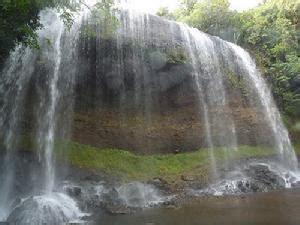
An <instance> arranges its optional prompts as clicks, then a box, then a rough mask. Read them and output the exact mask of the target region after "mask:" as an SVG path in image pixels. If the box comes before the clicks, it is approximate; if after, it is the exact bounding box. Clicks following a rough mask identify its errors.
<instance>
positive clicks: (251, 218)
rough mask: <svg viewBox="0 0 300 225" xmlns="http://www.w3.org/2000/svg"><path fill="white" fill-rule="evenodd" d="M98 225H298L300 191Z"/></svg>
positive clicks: (207, 202)
mask: <svg viewBox="0 0 300 225" xmlns="http://www.w3.org/2000/svg"><path fill="white" fill-rule="evenodd" d="M95 224H97V225H211V224H213V225H219V224H221V225H269V224H270V225H298V224H300V189H295V190H284V191H276V192H269V193H258V194H248V195H240V196H227V197H209V198H203V199H200V200H197V201H195V202H193V203H190V204H188V205H185V206H182V207H180V208H155V209H146V210H143V211H140V212H137V213H134V214H130V215H108V214H104V215H101V216H99V219H98V220H97V222H96V223H95Z"/></svg>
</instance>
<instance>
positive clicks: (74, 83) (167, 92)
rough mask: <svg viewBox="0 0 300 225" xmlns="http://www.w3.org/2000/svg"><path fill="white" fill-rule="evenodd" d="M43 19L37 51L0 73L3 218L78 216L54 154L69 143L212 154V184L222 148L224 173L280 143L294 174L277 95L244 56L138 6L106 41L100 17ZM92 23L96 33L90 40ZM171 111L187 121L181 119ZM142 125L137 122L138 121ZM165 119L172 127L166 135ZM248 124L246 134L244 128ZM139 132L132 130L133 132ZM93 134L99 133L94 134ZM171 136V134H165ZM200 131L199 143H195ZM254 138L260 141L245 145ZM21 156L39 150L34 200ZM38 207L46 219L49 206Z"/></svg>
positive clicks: (24, 53)
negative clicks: (249, 150)
mask: <svg viewBox="0 0 300 225" xmlns="http://www.w3.org/2000/svg"><path fill="white" fill-rule="evenodd" d="M40 17H41V23H42V24H43V29H41V30H39V31H38V35H39V43H40V49H30V48H28V47H25V46H22V45H20V46H18V47H17V48H16V49H15V50H14V51H12V52H11V55H10V57H9V59H8V60H7V62H6V64H5V66H4V69H3V70H2V73H1V77H0V98H1V99H0V103H1V108H0V126H1V130H2V133H1V148H2V149H3V151H2V150H1V152H0V153H1V155H5V156H4V157H3V158H4V159H3V163H2V165H1V176H0V220H1V219H3V220H4V219H6V218H8V216H9V213H10V212H11V211H12V209H13V208H14V209H16V210H24V211H25V212H26V207H27V206H29V207H32V205H36V204H42V206H43V205H46V208H48V209H49V210H50V211H51V213H52V214H53V215H57V214H64V212H66V214H67V215H66V216H65V217H64V218H62V220H58V221H59V222H57V223H60V222H62V221H63V222H66V221H65V220H67V221H69V220H71V219H72V218H73V217H74V215H75V216H76V215H77V214H79V213H78V212H79V209H78V208H77V205H76V203H75V202H74V201H73V200H72V199H70V198H69V197H66V196H64V197H62V195H61V193H59V194H57V193H55V191H56V187H57V182H56V179H57V174H58V173H61V171H56V168H57V165H56V157H57V154H63V153H64V152H62V151H63V150H64V149H59V148H57V147H56V146H57V143H59V142H60V141H68V140H70V139H72V140H75V141H77V140H81V138H82V137H83V139H84V138H85V137H87V139H88V138H90V139H88V140H89V141H90V140H92V141H94V142H95V143H96V144H97V145H99V146H100V147H104V148H108V147H109V148H115V147H116V148H123V149H129V150H130V149H131V148H132V150H134V151H138V153H141V152H142V153H143V152H145V153H149V152H150V153H157V152H158V153H162V152H163V153H164V152H167V153H170V152H172V151H174V149H175V150H177V148H178V149H180V150H182V151H188V150H198V149H200V148H208V149H209V151H210V153H209V154H210V161H211V179H212V180H217V179H218V178H219V177H220V171H219V170H220V168H219V167H220V165H218V154H219V152H218V151H220V148H222V149H223V150H224V149H225V167H226V169H227V168H229V167H230V164H231V159H232V155H234V153H236V152H237V151H239V145H243V144H248V143H249V142H250V143H251V144H252V145H255V146H256V145H257V146H260V145H267V146H271V147H272V148H274V149H276V150H277V151H276V152H277V154H278V156H279V163H280V164H281V165H283V166H284V167H286V168H287V169H288V170H291V171H296V170H297V167H298V166H297V158H296V155H295V153H294V150H293V147H292V144H291V141H290V139H289V136H288V131H287V129H286V128H285V127H284V124H283V123H282V121H281V117H280V113H279V111H278V109H277V107H276V104H275V103H274V101H273V99H272V95H271V92H270V90H269V88H268V86H267V84H266V82H265V81H264V79H263V77H262V75H261V74H260V72H259V70H258V69H256V66H255V63H254V61H253V60H252V59H251V57H250V55H249V54H248V53H247V52H246V51H245V50H243V49H242V48H240V47H238V46H236V45H234V44H232V43H228V42H225V41H223V40H221V39H219V38H217V37H213V36H210V35H208V34H205V33H203V32H201V31H199V30H197V29H194V28H190V27H188V26H187V25H185V24H181V23H176V22H171V21H167V20H163V19H161V18H159V17H156V16H152V15H147V14H141V13H137V12H134V11H132V10H130V9H127V10H120V11H118V12H117V14H116V17H117V18H118V20H119V23H120V24H119V25H118V27H117V29H116V30H113V32H112V33H111V34H110V36H109V37H106V35H104V34H105V29H106V28H104V27H100V26H94V25H95V23H94V22H95V21H93V18H92V17H90V15H87V14H81V15H80V16H79V17H78V18H76V20H75V24H74V26H73V28H72V29H71V30H70V31H67V30H66V29H65V28H64V25H63V23H62V21H61V20H60V18H59V16H58V14H57V13H55V12H53V11H51V10H47V11H43V12H41V14H40ZM108 24H109V23H108ZM87 26H89V28H92V29H94V30H93V31H95V32H94V33H95V34H93V35H89V34H87V33H85V32H84V29H85V28H86V27H87ZM232 81H234V82H239V83H238V84H239V85H240V84H241V83H242V84H243V90H239V88H238V87H234V84H231V83H232ZM234 82H233V83H234ZM244 92H246V93H244ZM243 107H244V108H243ZM186 108H188V110H190V111H193V110H194V111H197V112H194V111H193V112H192V113H191V116H190V115H186V114H188V113H189V112H190V111H187V109H186ZM240 108H243V109H247V110H249V111H251V118H250V119H249V120H251V119H252V117H253V118H254V119H253V121H254V120H255V121H254V122H253V121H250V122H249V121H246V122H245V121H242V122H241V120H243V119H244V117H243V116H244V115H241V114H242V113H241V112H240V111H241V109H240ZM105 110H107V111H109V110H110V111H109V113H108V114H105V115H109V116H111V117H109V118H115V117H113V116H114V115H115V114H117V115H118V118H117V120H118V121H117V122H116V123H113V122H115V121H113V122H112V121H109V122H111V123H109V124H108V125H107V124H104V125H106V126H105V127H102V126H104V125H103V123H101V122H102V121H101V119H102V118H101V116H102V114H101V113H103V112H105ZM173 112H174V114H176V113H178V115H177V114H176V115H175V116H173V114H172V113H173ZM73 115H74V117H75V116H78V115H84V116H86V115H93V116H94V117H95V118H96V119H94V120H92V122H91V123H92V124H91V123H89V121H88V120H86V121H85V119H82V120H80V119H77V120H76V118H73ZM97 115H100V116H99V117H100V119H99V117H97ZM172 116H173V117H172ZM249 117H250V116H249ZM84 118H85V117H84ZM157 118H158V119H157ZM161 118H163V119H161ZM176 118H179V120H178V121H177V120H175V119H176ZM194 118H196V119H195V121H193V119H194ZM105 119H106V118H103V120H105ZM187 120H189V121H193V122H194V123H195V127H196V128H194V124H192V125H191V126H190V127H188V126H187V127H184V125H185V124H184V123H185V122H186V121H187ZM78 121H79V122H78ZM136 121H138V122H139V123H138V124H137V125H136V124H134V125H131V123H134V122H136ZM80 122H82V123H83V125H82V126H79V125H78V124H80ZM251 122H253V123H251ZM165 123H166V124H167V125H168V126H170V127H167V126H166V127H164V124H165ZM115 124H117V125H115ZM169 124H171V125H169ZM245 124H246V125H247V129H244V130H243V129H242V128H243V126H244V125H245ZM246 125H245V126H246ZM114 126H117V128H118V130H117V131H115V130H114V128H115V127H114ZM130 126H132V127H133V130H131V131H128V130H127V128H128V127H130ZM155 126H157V127H160V128H161V129H162V131H157V129H155ZM90 127H92V129H93V132H94V133H95V136H93V133H91V132H89V131H87V130H85V128H86V129H89V128H90ZM112 127H113V128H112ZM132 127H131V128H132ZM241 127H242V128H241ZM82 128H84V129H82ZM110 128H111V129H112V130H108V129H110ZM190 129H191V130H192V131H190ZM245 130H246V131H245ZM169 131H171V132H174V135H169V136H167V135H168V134H167V133H168V132H169ZM97 132H98V133H97ZM109 132H111V133H109ZM192 132H193V133H192ZM191 133H192V135H194V134H195V136H196V140H194V139H193V140H192V138H190V136H192V135H191ZM240 133H243V134H240ZM249 133H251V134H253V135H252V136H254V137H255V138H252V137H251V138H248V136H250V134H249ZM103 134H104V135H103ZM97 135H98V136H97ZM161 135H162V137H160V136H161ZM164 135H165V136H164ZM108 136H111V137H108ZM106 137H107V138H108V139H105V138H106ZM24 138H25V139H26V138H28V139H32V140H33V141H32V142H33V144H32V145H33V146H31V148H32V149H20V148H22V147H23V146H22V142H23V141H24ZM247 138H248V139H251V140H250V141H249V140H248V139H247ZM102 139H105V140H102ZM129 140H134V143H130V141H129ZM174 142H176V143H174ZM189 142H191V144H190V143H189ZM88 144H90V143H88ZM96 144H95V145H96ZM91 145H92V144H91ZM20 146H22V147H20ZM170 149H171V150H170ZM20 150H27V151H28V150H29V151H32V152H31V153H33V155H34V157H36V158H35V160H36V161H38V162H37V163H36V164H37V168H24V169H26V172H27V170H29V171H28V173H29V175H28V179H29V180H28V181H27V183H28V186H29V188H28V189H29V191H28V189H26V191H27V192H26V193H19V192H22V191H21V190H22V188H20V184H18V182H17V180H18V179H19V178H20V176H19V174H18V172H17V169H16V167H17V160H16V157H17V156H18V151H20ZM140 188H143V187H142V186H141V187H140ZM24 192H25V191H24ZM16 195H17V197H22V198H23V197H27V198H26V201H25V203H26V205H18V206H16V205H15V204H13V202H14V200H15V197H16ZM28 195H33V196H34V197H32V198H28ZM60 199H61V201H65V202H60ZM52 200H53V201H52ZM68 202H70V207H69V206H68V204H67V203H68ZM52 203H54V204H53V205H51V204H52ZM36 207H37V208H36V210H37V212H44V211H45V210H46V209H45V208H44V207H40V205H38V206H36ZM70 211H71V212H70ZM73 212H74V213H73ZM14 213H17V212H14ZM14 213H13V215H14ZM32 214H34V210H31V211H30V212H28V213H24V212H23V213H22V216H21V219H24V218H23V217H26V218H27V217H30V216H31V215H32ZM34 215H35V216H36V217H37V218H36V220H35V219H33V220H29V221H43V219H44V218H41V217H40V216H39V215H37V213H35V214H34Z"/></svg>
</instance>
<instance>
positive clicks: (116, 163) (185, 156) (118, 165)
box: [58, 143, 272, 180]
mask: <svg viewBox="0 0 300 225" xmlns="http://www.w3.org/2000/svg"><path fill="white" fill-rule="evenodd" d="M58 149H60V150H61V151H60V152H67V155H66V159H67V161H68V162H69V163H70V164H71V165H73V166H76V167H80V168H83V169H89V170H95V171H102V172H105V173H108V174H112V175H115V176H118V177H120V178H122V179H123V180H149V179H152V178H154V177H163V178H165V179H174V178H178V177H180V176H181V175H182V174H192V175H197V176H200V177H202V178H203V179H207V175H208V168H209V149H202V150H199V151H195V152H188V153H180V154H163V155H136V154H132V153H130V152H127V151H122V150H118V149H97V148H94V147H91V146H87V145H81V144H77V143H68V144H65V143H64V144H60V145H59V146H58ZM226 151H228V149H224V148H218V149H215V154H216V159H217V161H218V162H219V163H222V161H224V159H225V158H226ZM270 154H272V151H271V149H267V148H256V147H249V146H241V147H240V148H239V150H238V151H235V152H233V154H231V158H233V159H239V158H249V157H262V156H267V155H270Z"/></svg>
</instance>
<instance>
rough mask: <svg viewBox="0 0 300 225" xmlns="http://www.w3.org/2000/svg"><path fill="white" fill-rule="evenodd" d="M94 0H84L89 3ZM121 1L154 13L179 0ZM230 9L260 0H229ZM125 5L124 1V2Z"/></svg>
mask: <svg viewBox="0 0 300 225" xmlns="http://www.w3.org/2000/svg"><path fill="white" fill-rule="evenodd" d="M95 1H96V0H86V2H89V3H90V4H91V3H92V2H95ZM119 1H121V2H123V4H124V2H127V4H128V5H130V8H133V9H135V10H137V11H143V12H147V13H156V12H157V10H158V9H159V8H160V7H163V6H166V7H168V8H170V9H171V10H172V9H176V7H177V6H178V2H179V0H119ZM229 1H230V4H231V6H230V7H231V9H236V10H238V11H242V10H245V9H249V8H253V7H255V6H257V5H258V4H259V3H260V2H262V0H229ZM125 5H126V3H125Z"/></svg>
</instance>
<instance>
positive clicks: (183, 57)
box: [166, 47, 189, 64]
mask: <svg viewBox="0 0 300 225" xmlns="http://www.w3.org/2000/svg"><path fill="white" fill-rule="evenodd" d="M166 54H167V62H168V63H171V64H186V63H188V61H189V60H188V56H187V53H186V51H185V50H184V49H183V48H180V47H177V48H174V49H170V50H167V52H166Z"/></svg>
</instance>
